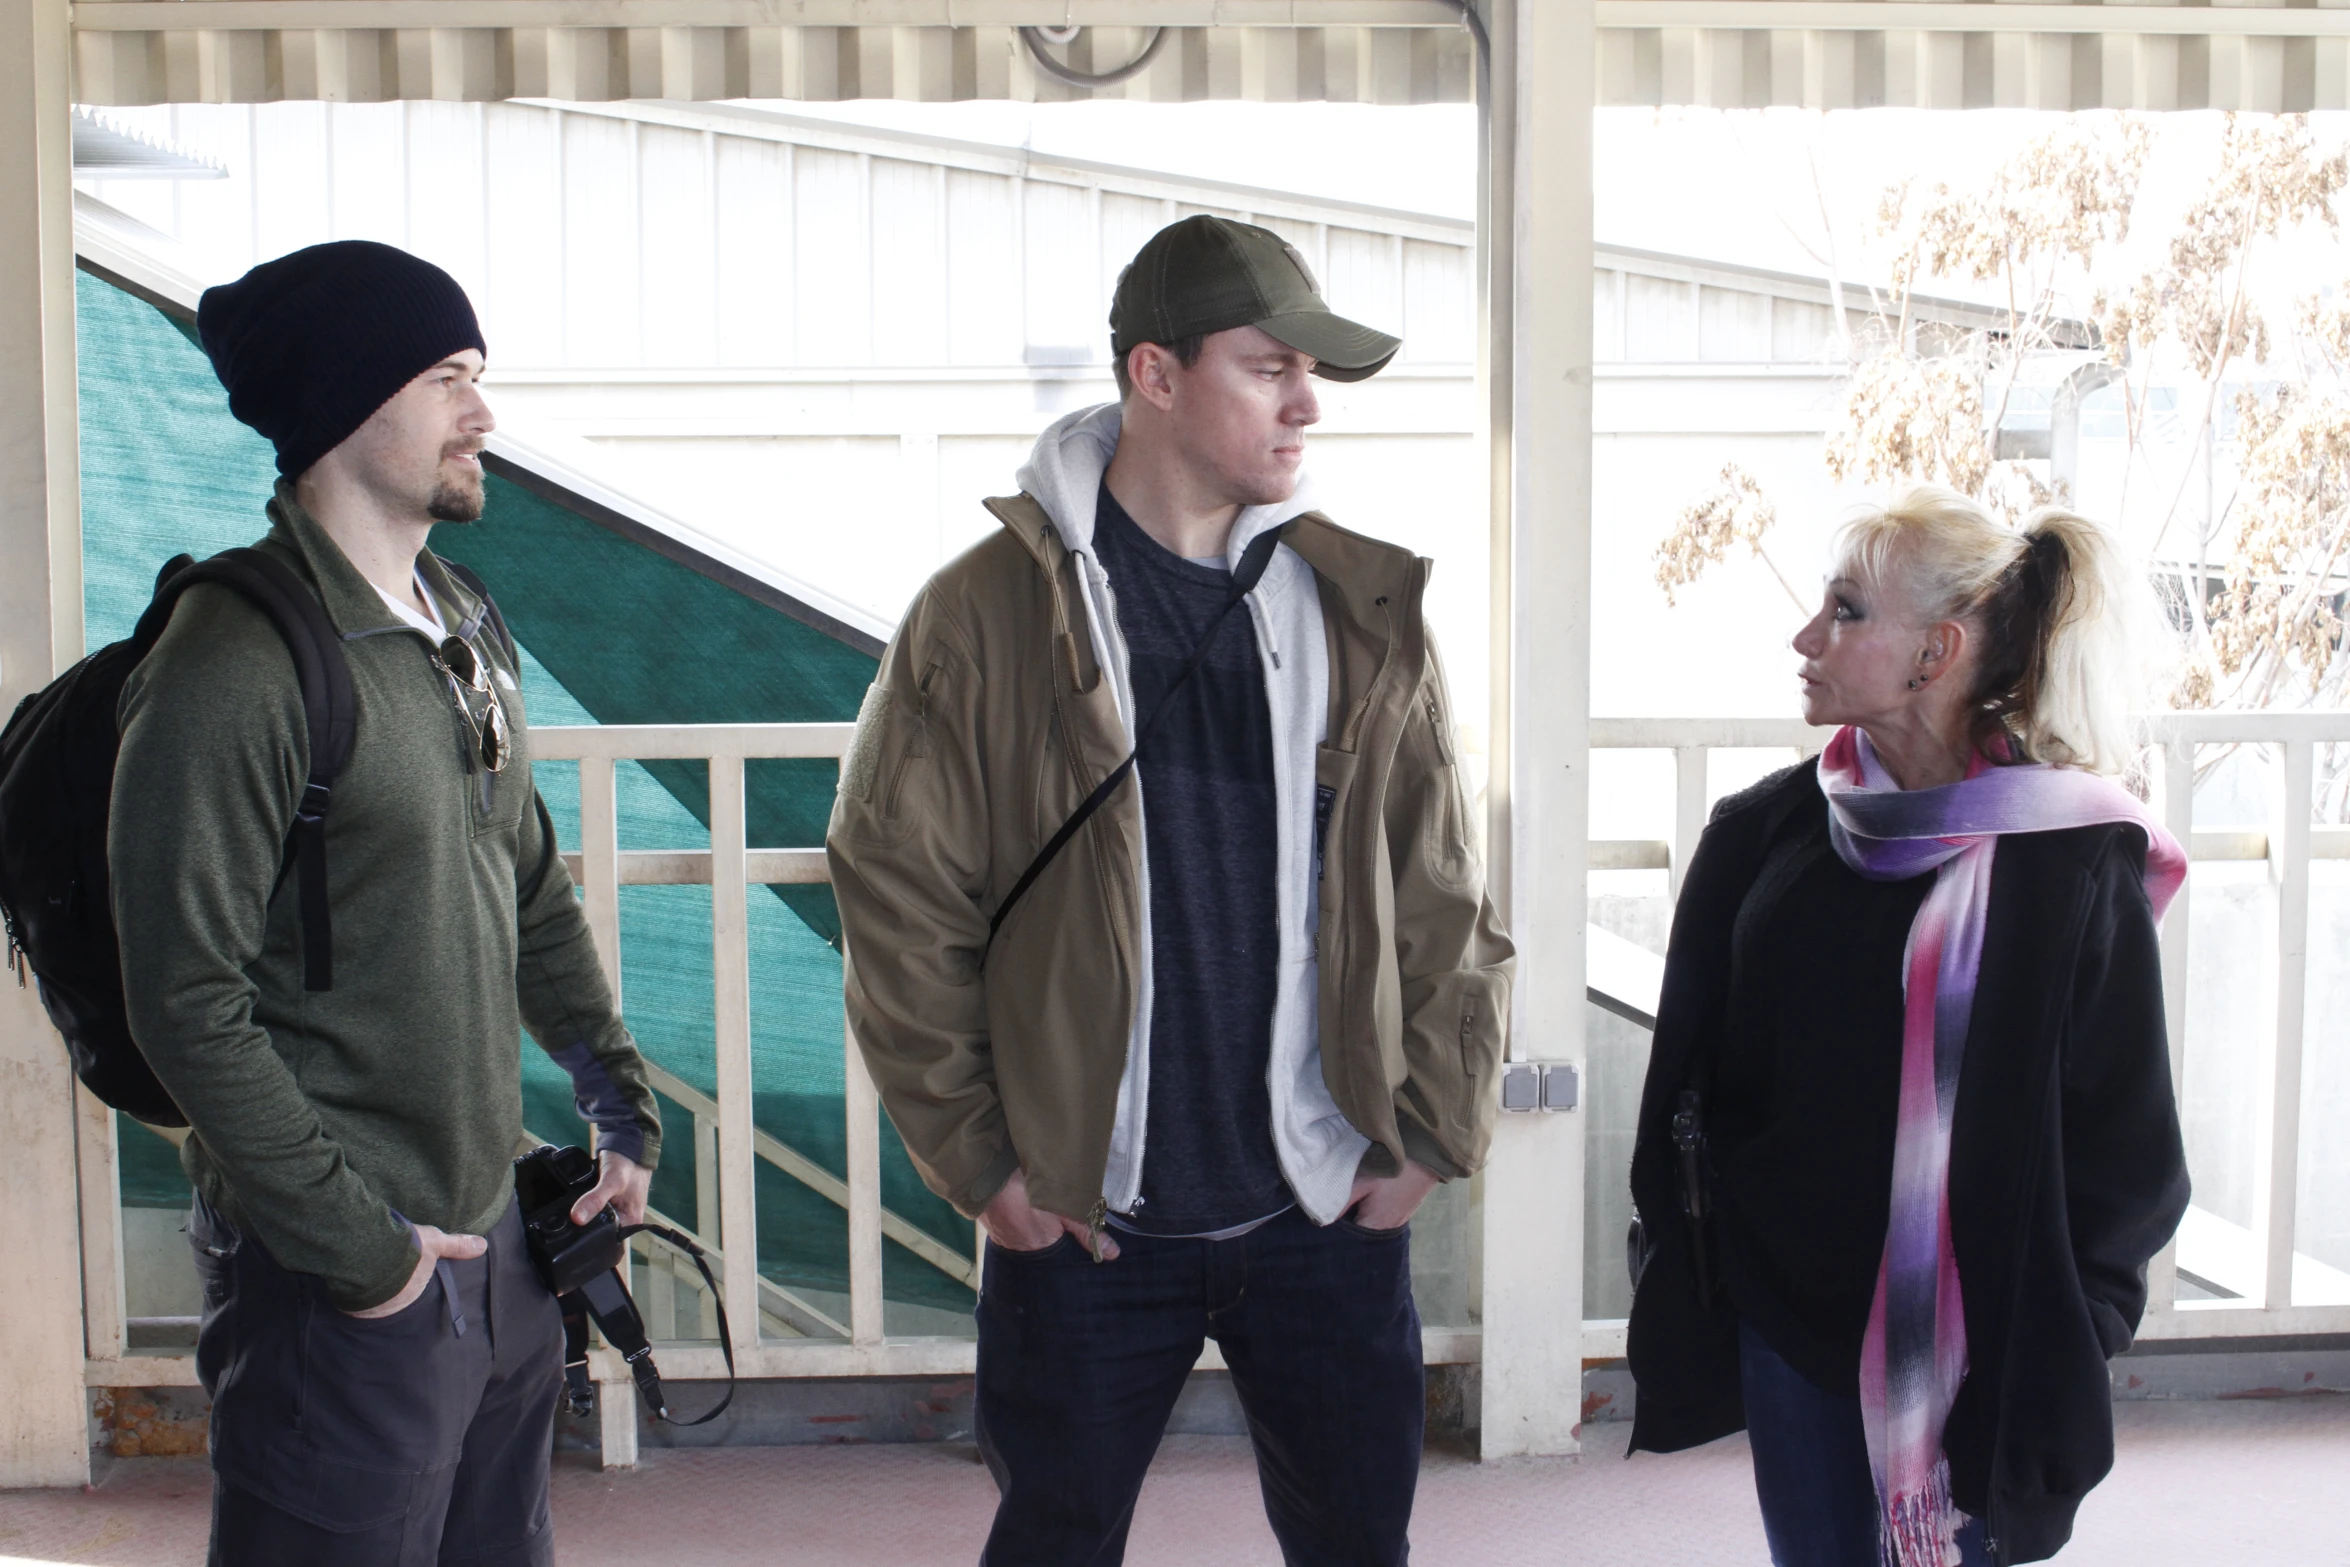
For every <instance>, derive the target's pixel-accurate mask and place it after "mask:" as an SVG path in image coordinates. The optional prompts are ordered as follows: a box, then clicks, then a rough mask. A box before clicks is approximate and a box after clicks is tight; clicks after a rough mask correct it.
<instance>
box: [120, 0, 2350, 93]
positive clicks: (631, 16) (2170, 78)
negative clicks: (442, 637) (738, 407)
mask: <svg viewBox="0 0 2350 1567" xmlns="http://www.w3.org/2000/svg"><path fill="white" fill-rule="evenodd" d="M1521 3H1546V0H1521ZM1547 3H1556V0H1547ZM1596 11H1597V20H1598V45H1597V51H1596V60H1595V62H1594V64H1595V70H1596V72H1597V76H1598V85H1599V95H1600V101H1601V102H1603V103H1611V104H1658V105H1664V104H1688V105H1697V106H1717V107H1746V108H1760V107H1766V106H1771V105H1796V106H1803V107H1809V108H1819V109H1834V108H1861V107H1871V106H1876V105H1892V106H1910V107H1920V108H1980V107H2003V108H2039V109H2086V108H2097V107H2114V108H2145V109H2196V108H2223V109H2247V110H2299V109H2329V108H2344V107H2350V8H2338V7H2337V6H2335V5H2333V4H2330V3H2325V0H2321V3H2320V4H2319V5H2318V6H2316V7H2311V6H2307V5H2301V4H2249V5H2244V4H2227V5H2219V6H2202V5H2162V4H2152V5H2139V4H2113V5H2104V4H2095V3H2089V4H2057V5H2050V4H2036V3H2027V4H2012V5H2011V4H2000V3H1991V0H1966V3H1948V0H1915V3H1912V0H1597V6H1596ZM1458 16H1459V13H1458V9H1457V7H1456V6H1455V5H1454V4H1452V3H1451V0H1041V3H1040V0H81V3H79V4H77V5H75V7H74V30H75V66H76V97H77V99H78V100H79V101H81V102H83V103H89V104H100V105H128V104H142V103H159V102H215V103H218V102H230V103H243V102H261V101H268V100H273V99H279V98H324V99H337V100H349V101H372V100H383V99H392V98H430V99H443V100H484V99H499V98H509V97H544V98H563V99H571V100H575V101H587V102H597V101H607V100H612V99H622V98H666V99H721V98H775V99H793V98H796V99H803V100H811V101H821V100H829V99H842V98H900V99H915V100H923V101H941V100H950V99H967V98H1008V99H1018V100H1033V101H1048V102H1049V101H1055V100H1065V99H1072V98H1079V97H1084V96H1089V95H1093V96H1103V97H1117V98H1129V99H1137V100H1143V101H1152V102H1175V101H1188V100H1197V99H1215V98H1225V99H1230V98H1240V99H1253V100H1259V101H1274V102H1282V101H1297V100H1329V101H1333V102H1355V103H1430V102H1460V101H1464V100H1466V99H1468V98H1470V97H1471V96H1473V93H1474V82H1475V75H1476V63H1475V55H1474V51H1473V46H1472V44H1471V41H1470V38H1469V35H1468V33H1467V32H1466V30H1465V29H1464V28H1463V27H1462V26H1461V25H1460V22H1459V20H1458ZM1051 24H1074V25H1076V26H1078V27H1080V28H1081V29H1082V31H1080V32H1079V33H1078V36H1077V37H1076V39H1075V41H1074V42H1072V43H1069V44H1066V45H1058V44H1056V45H1053V46H1052V49H1053V54H1054V58H1056V59H1057V60H1061V61H1064V62H1065V63H1066V64H1067V65H1069V66H1070V67H1073V68H1074V69H1076V70H1079V71H1086V72H1102V71H1109V70H1113V69H1115V68H1117V67H1119V66H1122V65H1125V64H1127V63H1129V62H1131V61H1133V60H1135V59H1137V58H1138V57H1139V56H1140V55H1141V53H1142V51H1143V49H1144V48H1145V47H1146V45H1147V44H1148V43H1149V41H1150V38H1151V35H1152V32H1153V31H1154V30H1155V28H1157V27H1159V26H1164V27H1167V28H1168V29H1170V34H1169V37H1168V39H1167V41H1166V44H1165V45H1164V46H1163V47H1162V48H1161V49H1160V50H1159V51H1158V53H1157V54H1156V55H1155V56H1154V57H1153V58H1152V60H1151V61H1150V63H1149V65H1148V66H1147V67H1146V68H1145V69H1143V70H1141V71H1139V72H1138V73H1136V74H1135V75H1134V76H1133V77H1132V78H1131V79H1130V80H1127V81H1124V82H1122V83H1119V84H1117V85H1114V86H1108V87H1103V88H1098V89H1093V90H1092V91H1091V93H1090V94H1089V92H1088V90H1087V89H1084V88H1078V87H1071V86H1068V85H1066V84H1064V83H1062V82H1059V81H1056V80H1054V79H1053V78H1052V77H1051V76H1050V75H1048V74H1047V73H1045V72H1044V71H1041V70H1039V69H1038V68H1037V67H1036V65H1035V64H1034V62H1033V61H1032V60H1031V59H1030V57H1029V55H1028V52H1027V49H1026V47H1025V46H1024V45H1023V43H1022V41H1021V38H1020V33H1019V29H1020V27H1022V26H1024V25H1051Z"/></svg>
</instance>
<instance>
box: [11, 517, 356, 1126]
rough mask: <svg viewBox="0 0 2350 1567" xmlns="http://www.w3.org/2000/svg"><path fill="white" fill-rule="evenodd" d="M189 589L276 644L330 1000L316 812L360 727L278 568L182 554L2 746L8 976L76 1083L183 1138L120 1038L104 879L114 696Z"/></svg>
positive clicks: (324, 632) (126, 1028)
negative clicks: (292, 729) (301, 735)
mask: <svg viewBox="0 0 2350 1567" xmlns="http://www.w3.org/2000/svg"><path fill="white" fill-rule="evenodd" d="M199 582H217V583H220V584H222V585H223V586H225V587H230V588H234V589H235V590H236V591H237V592H239V593H242V594H243V595H244V596H245V597H246V598H248V599H250V600H252V601H253V603H254V604H255V605H257V606H258V607H259V608H261V609H262V610H263V611H265V612H266V613H267V614H268V616H269V618H270V620H271V621H272V622H273V623H274V624H275V625H276V626H277V629H278V634H279V635H280V636H282V637H284V638H285V641H286V648H287V651H289V652H290V653H292V654H293V657H294V668H295V670H296V672H297V673H298V675H299V676H300V678H301V683H302V707H303V711H304V713H305V715H306V716H307V718H308V720H309V729H310V778H309V781H308V783H307V784H305V785H304V787H303V790H302V803H301V805H300V807H299V808H298V810H297V812H296V815H295V818H294V827H293V831H292V833H291V834H290V835H289V836H288V838H287V842H286V854H285V863H284V865H283V866H281V868H280V871H279V874H280V876H281V877H282V876H283V875H284V874H285V870H286V869H288V868H291V869H292V870H293V871H294V872H295V874H296V878H297V880H296V885H297V887H298V889H299V891H300V895H301V899H302V980H303V986H304V988H305V989H309V990H327V989H331V988H332V987H333V985H334V962H333V954H332V943H331V940H330V934H331V933H330V931H329V928H328V922H327V903H326V807H327V802H328V800H329V799H330V798H331V797H332V791H333V787H334V781H335V776H336V775H337V774H338V773H340V772H341V771H342V769H343V765H344V764H345V763H346V762H348V761H349V760H350V759H351V744H352V740H353V736H354V728H355V723H354V720H355V718H356V714H355V713H354V711H353V700H352V694H351V669H350V665H349V664H347V663H346V662H344V659H343V645H342V638H341V637H340V636H338V635H337V634H336V632H335V628H334V623H333V622H332V621H330V620H328V619H327V616H326V606H325V605H324V604H322V603H320V602H319V598H318V595H317V594H316V593H315V592H313V591H312V590H311V588H310V585H309V584H308V583H306V582H304V581H303V580H302V579H301V577H300V576H298V575H296V573H295V572H294V571H293V570H292V569H291V568H290V567H288V566H287V565H286V564H285V563H284V562H282V561H280V560H278V559H277V558H276V557H274V556H271V555H268V554H265V553H263V552H262V551H260V550H255V549H234V550H225V551H223V552H222V553H220V554H218V555H215V556H213V557H212V558H211V559H210V560H207V561H202V562H195V561H192V560H191V559H190V558H189V557H188V556H186V555H180V556H177V557H175V558H173V559H172V560H170V561H169V562H167V563H166V564H165V565H164V567H163V570H162V572H161V573H160V574H159V575H158V576H157V577H156V579H155V598H154V601H153V602H152V603H150V604H149V605H148V606H147V610H146V613H145V614H143V615H141V616H140V617H139V625H138V629H137V630H135V631H133V632H132V633H131V634H130V636H128V637H127V638H125V639H124V640H122V641H120V642H115V643H111V644H109V645H108V646H106V647H102V648H100V649H99V650H98V651H97V652H95V653H92V654H91V655H90V656H89V657H87V658H85V659H83V660H82V661H81V662H80V663H78V664H76V665H74V666H73V668H71V669H69V670H67V671H66V672H65V673H64V674H63V675H61V676H59V677H58V678H57V679H56V680H54V681H52V682H51V683H50V684H49V685H48V686H47V687H45V688H43V689H42V690H40V691H36V692H34V693H33V694H32V695H31V696H28V697H26V698H25V699H24V701H23V702H22V703H20V704H18V706H17V709H16V713H15V715H14V716H13V717H11V718H10V719H9V720H8V727H7V729H6V730H5V731H0V916H5V918H6V922H7V930H8V959H9V966H10V967H12V968H14V969H15V970H16V976H17V983H18V984H19V985H20V986H21V985H22V984H23V983H24V975H25V969H26V967H27V966H28V964H29V966H30V967H31V969H32V972H33V975H34V977H35V978H36V979H38V980H39V982H40V987H41V1003H42V1005H44V1006H46V1007H47V1008H48V1009H49V1018H50V1021H52V1022H54V1023H55V1024H56V1025H57V1031H58V1032H59V1033H60V1034H63V1035H64V1036H65V1045H66V1049H67V1050H68V1051H70V1052H71V1053H72V1056H73V1069H74V1073H75V1075H76V1076H78V1077H79V1078H81V1080H82V1082H83V1083H85V1084H86V1085H88V1087H89V1090H90V1092H92V1093H93V1094H96V1095H97V1096H98V1097H99V1098H100V1099H102V1100H104V1101H105V1102H106V1103H107V1104H110V1105H112V1106H114V1107H115V1108H116V1109H118V1110H121V1111H123V1112H125V1113H126V1114H129V1115H132V1116H135V1117H137V1118H138V1119H139V1120H141V1121H145V1122H147V1123H149V1124H150V1125H154V1126H185V1125H187V1124H188V1118H187V1117H186V1116H185V1115H182V1114H181V1113H180V1108H179V1106H178V1105H176V1104H174V1103H173V1102H172V1098H171V1095H170V1094H169V1093H167V1092H166V1091H165V1090H164V1087H163V1085H162V1084H161V1083H159V1082H157V1081H156V1079H155V1073H154V1072H153V1071H152V1070H151V1069H150V1068H149V1067H148V1065H147V1061H146V1058H145V1057H144V1056H142V1055H141V1054H140V1053H139V1047H138V1045H137V1043H136V1042H135V1041H133V1040H132V1038H131V1032H130V1020H129V1018H128V1016H127V1015H126V1013H125V1009H124V1005H123V994H122V956H121V949H120V947H119V946H118V945H117V944H116V940H115V932H114V907H113V904H112V903H111V901H110V893H109V888H108V882H107V870H106V818H107V812H108V808H109V805H110V802H111V797H112V795H113V789H114V760H115V753H116V751H117V750H118V749H119V748H120V746H121V743H122V735H121V731H120V730H119V729H118V728H117V725H116V718H115V711H116V708H117V706H118V704H119V703H120V701H121V698H122V687H123V682H124V681H125V680H127V679H129V678H130V673H131V671H132V670H133V669H136V668H137V667H138V665H139V661H140V660H141V659H143V658H145V657H146V656H147V654H148V653H149V652H150V651H151V650H152V649H153V648H154V646H155V643H156V640H157V639H158V638H160V637H161V636H162V635H163V629H164V627H165V626H167V625H169V624H170V622H171V612H172V608H173V606H174V605H176V604H177V603H178V602H179V597H180V595H181V594H182V593H185V592H186V591H187V590H188V589H189V588H191V587H194V586H195V585H196V584H197V583H199Z"/></svg>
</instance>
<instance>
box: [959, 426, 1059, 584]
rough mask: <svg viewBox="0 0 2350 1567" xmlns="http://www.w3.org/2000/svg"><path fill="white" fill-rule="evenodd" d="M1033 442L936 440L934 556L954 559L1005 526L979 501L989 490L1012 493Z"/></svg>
mask: <svg viewBox="0 0 2350 1567" xmlns="http://www.w3.org/2000/svg"><path fill="white" fill-rule="evenodd" d="M1035 444H1036V443H1035V442H1034V441H1031V440H1028V439H1026V438H1025V437H1022V436H1016V435H1015V436H1006V435H942V436H940V437H939V441H938V496H937V505H938V555H937V559H938V560H939V561H941V562H945V561H949V560H952V559H954V558H955V557H956V556H957V555H959V554H961V553H962V552H963V551H964V550H967V549H969V548H970V547H971V546H972V545H974V544H977V543H979V542H980V541H981V540H983V539H987V538H992V537H993V536H994V535H995V534H996V533H997V532H998V531H999V530H1000V529H1001V528H1002V526H1003V524H1001V523H999V522H997V521H996V520H995V514H994V513H993V512H990V511H989V510H987V508H985V507H984V506H982V505H980V504H979V503H980V502H981V501H983V500H985V499H987V498H988V497H989V496H991V495H1012V494H1016V493H1017V492H1018V491H1019V488H1020V481H1019V480H1018V479H1017V478H1015V477H1014V475H1016V474H1017V473H1019V471H1020V465H1021V464H1022V463H1024V462H1026V461H1027V460H1028V453H1029V451H1030V449H1031V448H1032V447H1034V445H1035Z"/></svg>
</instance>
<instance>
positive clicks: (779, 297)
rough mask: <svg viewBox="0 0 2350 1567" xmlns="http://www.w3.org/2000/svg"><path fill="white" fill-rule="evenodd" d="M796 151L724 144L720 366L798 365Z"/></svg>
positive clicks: (738, 141)
mask: <svg viewBox="0 0 2350 1567" xmlns="http://www.w3.org/2000/svg"><path fill="white" fill-rule="evenodd" d="M792 154H793V149H792V148H791V147H789V146H787V145H779V144H777V143H775V142H769V141H754V140H752V139H750V138H749V137H746V136H721V137H719V138H718V281H717V288H718V320H719V332H718V363H719V364H721V365H726V366H736V365H785V364H790V363H791V362H792V326H793V314H794V312H793V309H792V302H793V300H794V299H796V298H797V297H798V279H797V277H796V275H795V272H794V258H793V252H792V197H791V193H792V170H791V160H792Z"/></svg>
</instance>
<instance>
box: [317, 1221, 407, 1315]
mask: <svg viewBox="0 0 2350 1567" xmlns="http://www.w3.org/2000/svg"><path fill="white" fill-rule="evenodd" d="M417 1252H418V1247H417V1244H416V1230H415V1227H414V1226H412V1225H410V1226H403V1227H402V1233H401V1234H400V1235H399V1236H398V1238H397V1241H396V1245H394V1246H386V1247H385V1248H384V1255H383V1256H382V1257H380V1258H370V1259H368V1263H367V1265H366V1266H365V1268H364V1270H363V1271H361V1272H359V1273H358V1275H357V1282H354V1281H353V1279H351V1278H332V1279H328V1280H327V1281H326V1299H327V1304H328V1305H330V1306H332V1307H334V1308H335V1310H337V1311H367V1310H371V1309H372V1308H374V1307H377V1306H380V1305H382V1304H383V1303H384V1302H385V1301H387V1300H390V1299H391V1298H392V1297H393V1296H394V1295H397V1294H399V1293H400V1291H401V1290H403V1289H406V1288H407V1287H408V1280H409V1279H410V1278H411V1277H413V1276H414V1275H415V1272H416V1258H417Z"/></svg>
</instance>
